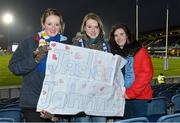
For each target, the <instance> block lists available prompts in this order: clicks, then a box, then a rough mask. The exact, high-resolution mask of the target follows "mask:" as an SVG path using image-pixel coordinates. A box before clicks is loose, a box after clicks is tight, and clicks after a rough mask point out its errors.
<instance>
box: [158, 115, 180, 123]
mask: <svg viewBox="0 0 180 123" xmlns="http://www.w3.org/2000/svg"><path fill="white" fill-rule="evenodd" d="M179 121H180V113H177V114H171V115H165V116H162V117H160V118H159V119H158V121H157V122H167V123H170V122H179Z"/></svg>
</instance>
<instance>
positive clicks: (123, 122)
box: [115, 117, 149, 123]
mask: <svg viewBox="0 0 180 123" xmlns="http://www.w3.org/2000/svg"><path fill="white" fill-rule="evenodd" d="M129 122H138V123H144V122H149V121H148V119H147V118H146V117H137V118H130V119H125V120H118V121H115V123H129Z"/></svg>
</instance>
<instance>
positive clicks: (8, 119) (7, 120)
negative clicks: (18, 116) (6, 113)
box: [0, 117, 14, 123]
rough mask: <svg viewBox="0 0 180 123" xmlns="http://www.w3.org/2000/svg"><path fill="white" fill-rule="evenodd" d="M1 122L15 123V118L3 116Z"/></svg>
mask: <svg viewBox="0 0 180 123" xmlns="http://www.w3.org/2000/svg"><path fill="white" fill-rule="evenodd" d="M0 122H3V123H13V122H14V120H13V119H12V118H1V117H0Z"/></svg>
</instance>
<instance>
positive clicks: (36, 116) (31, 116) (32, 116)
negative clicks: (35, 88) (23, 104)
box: [23, 108, 51, 122]
mask: <svg viewBox="0 0 180 123" xmlns="http://www.w3.org/2000/svg"><path fill="white" fill-rule="evenodd" d="M23 113H24V118H25V121H26V122H51V120H49V119H44V118H41V117H40V113H39V112H36V109H33V108H32V109H31V108H23Z"/></svg>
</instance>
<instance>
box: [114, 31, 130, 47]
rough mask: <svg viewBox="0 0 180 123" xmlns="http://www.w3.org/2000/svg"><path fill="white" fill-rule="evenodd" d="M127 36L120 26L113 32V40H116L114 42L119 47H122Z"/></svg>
mask: <svg viewBox="0 0 180 123" xmlns="http://www.w3.org/2000/svg"><path fill="white" fill-rule="evenodd" d="M127 39H128V37H127V35H126V33H125V31H124V30H123V29H122V28H118V29H117V30H116V31H115V32H114V40H115V41H116V43H117V44H118V45H119V46H120V48H123V47H124V45H125V43H126V41H127Z"/></svg>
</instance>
